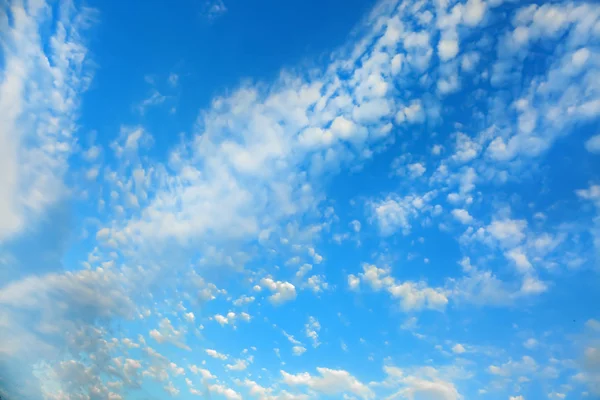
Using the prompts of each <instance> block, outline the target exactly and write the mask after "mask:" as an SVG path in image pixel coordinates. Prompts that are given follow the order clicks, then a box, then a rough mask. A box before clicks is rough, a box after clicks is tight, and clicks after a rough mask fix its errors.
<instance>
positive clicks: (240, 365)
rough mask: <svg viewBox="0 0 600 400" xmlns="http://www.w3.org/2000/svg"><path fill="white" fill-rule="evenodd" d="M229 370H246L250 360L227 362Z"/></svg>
mask: <svg viewBox="0 0 600 400" xmlns="http://www.w3.org/2000/svg"><path fill="white" fill-rule="evenodd" d="M225 368H227V369H228V370H229V371H244V370H245V369H246V368H248V361H246V360H236V361H235V363H233V364H227V365H226V366H225Z"/></svg>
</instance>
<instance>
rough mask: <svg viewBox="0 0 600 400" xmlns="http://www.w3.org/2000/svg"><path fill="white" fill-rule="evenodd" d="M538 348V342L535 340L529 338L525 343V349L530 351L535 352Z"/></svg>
mask: <svg viewBox="0 0 600 400" xmlns="http://www.w3.org/2000/svg"><path fill="white" fill-rule="evenodd" d="M537 346H538V341H537V340H535V339H534V338H529V339H527V340H526V341H524V342H523V347H525V348H526V349H529V350H533V349H535V348H536V347H537Z"/></svg>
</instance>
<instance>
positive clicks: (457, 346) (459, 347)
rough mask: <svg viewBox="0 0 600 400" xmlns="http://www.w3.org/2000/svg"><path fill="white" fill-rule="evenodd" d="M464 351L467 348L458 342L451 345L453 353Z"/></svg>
mask: <svg viewBox="0 0 600 400" xmlns="http://www.w3.org/2000/svg"><path fill="white" fill-rule="evenodd" d="M466 351H467V350H466V349H465V347H464V346H463V345H462V344H460V343H457V344H455V345H454V346H453V347H452V352H453V353H454V354H463V353H464V352H466Z"/></svg>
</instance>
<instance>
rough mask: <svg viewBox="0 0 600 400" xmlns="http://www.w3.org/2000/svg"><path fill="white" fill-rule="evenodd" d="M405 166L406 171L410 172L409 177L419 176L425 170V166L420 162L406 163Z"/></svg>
mask: <svg viewBox="0 0 600 400" xmlns="http://www.w3.org/2000/svg"><path fill="white" fill-rule="evenodd" d="M406 168H407V169H408V173H409V174H410V176H411V178H418V177H419V176H422V175H423V174H424V173H425V171H427V168H425V167H424V166H423V164H421V163H414V164H408V166H407V167H406Z"/></svg>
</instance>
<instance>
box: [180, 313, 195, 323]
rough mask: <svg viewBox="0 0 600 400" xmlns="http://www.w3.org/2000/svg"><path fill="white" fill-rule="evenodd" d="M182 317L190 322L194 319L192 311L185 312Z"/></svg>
mask: <svg viewBox="0 0 600 400" xmlns="http://www.w3.org/2000/svg"><path fill="white" fill-rule="evenodd" d="M183 318H185V320H186V321H187V322H190V323H193V322H194V320H195V319H196V317H195V316H194V313H193V312H189V313H185V314H184V315H183Z"/></svg>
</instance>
